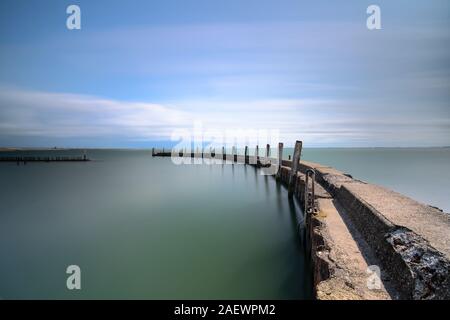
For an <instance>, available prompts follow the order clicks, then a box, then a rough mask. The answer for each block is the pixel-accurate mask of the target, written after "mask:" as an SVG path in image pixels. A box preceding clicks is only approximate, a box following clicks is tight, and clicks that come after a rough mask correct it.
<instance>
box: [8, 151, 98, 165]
mask: <svg viewBox="0 0 450 320" xmlns="http://www.w3.org/2000/svg"><path fill="white" fill-rule="evenodd" d="M87 161H91V159H89V158H88V156H87V152H86V150H84V151H83V155H82V156H33V155H27V156H18V155H16V156H0V162H16V163H17V164H18V165H19V164H21V163H23V164H27V163H28V162H87Z"/></svg>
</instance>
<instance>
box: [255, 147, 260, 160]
mask: <svg viewBox="0 0 450 320" xmlns="http://www.w3.org/2000/svg"><path fill="white" fill-rule="evenodd" d="M258 157H259V146H258V145H256V148H255V158H256V159H255V164H256V165H258Z"/></svg>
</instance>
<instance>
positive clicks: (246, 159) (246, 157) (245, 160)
mask: <svg viewBox="0 0 450 320" xmlns="http://www.w3.org/2000/svg"><path fill="white" fill-rule="evenodd" d="M244 163H245V164H247V163H248V146H245V150H244Z"/></svg>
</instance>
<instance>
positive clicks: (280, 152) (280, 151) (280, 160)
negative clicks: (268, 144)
mask: <svg viewBox="0 0 450 320" xmlns="http://www.w3.org/2000/svg"><path fill="white" fill-rule="evenodd" d="M282 165H283V142H280V143H278V171H277V179H280V177H281V166H282Z"/></svg>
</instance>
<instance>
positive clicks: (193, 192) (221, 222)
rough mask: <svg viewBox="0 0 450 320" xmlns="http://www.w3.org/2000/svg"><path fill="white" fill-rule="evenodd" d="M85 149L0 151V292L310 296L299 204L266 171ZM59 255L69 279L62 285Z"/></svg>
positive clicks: (181, 296)
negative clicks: (76, 278)
mask: <svg viewBox="0 0 450 320" xmlns="http://www.w3.org/2000/svg"><path fill="white" fill-rule="evenodd" d="M32 153H33V154H39V153H40V154H43V155H47V154H48V153H49V152H48V151H47V152H38V153H36V152H32ZM52 153H61V152H55V151H53V152H52ZM62 153H63V154H65V155H67V154H70V153H74V154H76V155H80V152H77V151H66V152H62ZM4 155H6V154H4ZM89 156H90V157H91V158H94V159H98V160H99V161H93V162H87V163H28V164H27V165H20V166H17V165H16V164H15V163H0V203H1V211H0V253H1V256H2V258H1V259H0V297H1V298H5V299H9V298H69V299H70V298H107V299H108V298H138V299H144V298H150V299H197V298H199V299H266V298H270V299H302V298H310V297H311V281H310V278H311V277H310V274H311V273H310V269H309V267H308V262H307V261H306V259H305V253H304V251H303V246H302V244H301V241H300V238H299V236H298V230H297V221H299V219H301V212H300V210H299V209H298V208H296V204H292V203H289V202H288V201H287V193H286V190H285V189H284V188H282V187H280V186H279V185H277V184H276V183H275V180H274V179H273V178H271V177H265V176H261V175H259V174H258V172H257V171H256V170H255V169H254V168H252V167H248V166H243V165H234V166H232V165H224V166H221V165H217V166H186V165H185V166H176V165H173V164H172V162H171V161H170V159H168V158H164V159H163V158H152V157H151V152H148V151H111V150H109V151H105V150H93V151H89ZM68 265H78V266H79V267H80V268H81V286H82V289H81V290H80V291H69V290H67V289H66V278H67V277H68V275H67V274H66V268H67V266H68Z"/></svg>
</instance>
